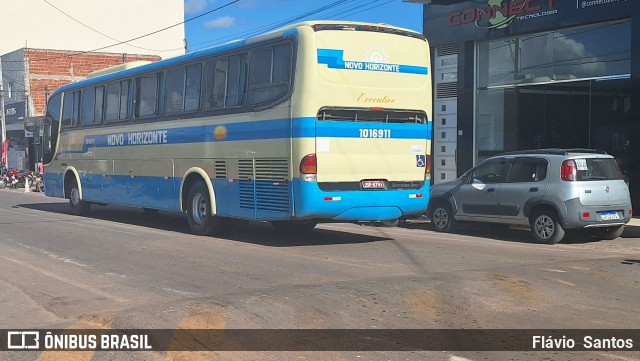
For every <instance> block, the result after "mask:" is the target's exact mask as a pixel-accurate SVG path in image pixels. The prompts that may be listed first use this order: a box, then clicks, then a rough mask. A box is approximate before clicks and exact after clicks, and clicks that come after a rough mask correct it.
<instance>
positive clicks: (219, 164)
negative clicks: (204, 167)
mask: <svg viewBox="0 0 640 361" xmlns="http://www.w3.org/2000/svg"><path fill="white" fill-rule="evenodd" d="M215 171H216V178H225V179H226V178H227V162H225V161H224V160H216V162H215Z"/></svg>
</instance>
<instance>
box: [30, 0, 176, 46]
mask: <svg viewBox="0 0 640 361" xmlns="http://www.w3.org/2000/svg"><path fill="white" fill-rule="evenodd" d="M42 1H44V2H45V3H47V4H48V5H49V6H51V7H52V8H54V9H56V10H58V11H59V12H60V13H62V14H63V15H64V16H66V17H68V18H69V19H71V20H73V21H75V22H76V23H78V24H80V25H82V26H84V27H85V28H87V29H89V30H92V31H94V32H96V33H98V34H100V35H102V36H104V37H107V38H109V39H111V40H114V41H118V42H122V41H121V40H118V39H116V38H114V37H112V36H109V35H107V34H105V33H103V32H101V31H99V30H96V29H94V28H92V27H91V26H89V25H87V24H85V23H83V22H81V21H80V20H78V19H76V18H75V17H73V16H71V15H69V14H67V13H66V12H64V11H62V9H60V8H58V7H57V6H55V5H53V4H52V3H50V2H49V1H47V0H42ZM123 43H128V42H126V41H125V42H123ZM127 45H129V46H132V47H134V48H138V49H143V50H150V51H161V52H164V51H176V50H179V49H182V48H181V47H180V48H175V49H166V50H159V49H149V48H143V47H141V46H137V45H133V44H127Z"/></svg>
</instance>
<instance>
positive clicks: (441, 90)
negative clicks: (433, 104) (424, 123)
mask: <svg viewBox="0 0 640 361" xmlns="http://www.w3.org/2000/svg"><path fill="white" fill-rule="evenodd" d="M457 96H458V82H452V83H439V84H436V98H438V99H443V98H455V97H457Z"/></svg>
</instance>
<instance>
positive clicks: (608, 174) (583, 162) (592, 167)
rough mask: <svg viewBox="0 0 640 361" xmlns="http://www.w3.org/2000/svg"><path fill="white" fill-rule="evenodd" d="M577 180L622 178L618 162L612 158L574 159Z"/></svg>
mask: <svg viewBox="0 0 640 361" xmlns="http://www.w3.org/2000/svg"><path fill="white" fill-rule="evenodd" d="M575 162H576V167H577V170H578V174H577V180H578V181H590V180H610V179H622V173H621V172H620V168H619V167H618V163H617V162H616V160H615V159H613V158H584V159H580V158H578V159H575Z"/></svg>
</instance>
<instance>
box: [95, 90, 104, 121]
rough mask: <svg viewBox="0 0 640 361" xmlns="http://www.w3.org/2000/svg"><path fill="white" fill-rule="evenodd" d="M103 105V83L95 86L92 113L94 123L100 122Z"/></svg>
mask: <svg viewBox="0 0 640 361" xmlns="http://www.w3.org/2000/svg"><path fill="white" fill-rule="evenodd" d="M103 105H104V85H100V86H97V87H96V103H95V108H94V114H93V122H94V123H102V113H103Z"/></svg>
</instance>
